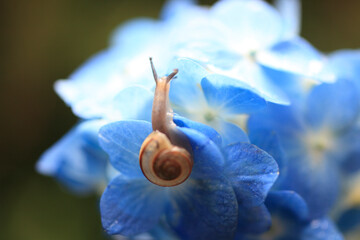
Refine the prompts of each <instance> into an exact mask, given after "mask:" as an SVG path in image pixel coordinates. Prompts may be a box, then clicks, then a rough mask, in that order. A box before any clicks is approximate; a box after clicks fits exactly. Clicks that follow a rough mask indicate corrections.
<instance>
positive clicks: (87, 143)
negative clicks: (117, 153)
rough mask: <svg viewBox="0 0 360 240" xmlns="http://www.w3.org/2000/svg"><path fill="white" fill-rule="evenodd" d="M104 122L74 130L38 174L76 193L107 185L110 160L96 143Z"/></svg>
mask: <svg viewBox="0 0 360 240" xmlns="http://www.w3.org/2000/svg"><path fill="white" fill-rule="evenodd" d="M104 124H105V122H104V121H99V120H95V121H86V122H82V123H80V124H79V125H77V126H76V127H74V128H73V129H72V130H71V131H70V132H69V133H67V134H66V135H65V136H64V137H62V138H61V139H60V140H59V141H58V142H57V143H55V144H54V145H53V146H52V147H51V148H49V149H48V150H47V151H46V152H45V153H43V155H42V156H41V157H40V159H39V161H38V162H37V163H36V170H37V171H38V172H40V173H41V174H44V175H49V176H53V177H55V178H56V179H57V180H58V181H59V182H61V183H62V184H64V185H65V186H66V187H67V188H68V189H69V190H72V191H73V192H74V193H79V194H85V193H90V192H94V191H97V190H98V189H99V188H100V187H101V186H102V185H103V184H104V183H105V182H106V165H107V156H106V154H105V152H104V151H103V150H102V149H101V148H100V146H99V144H98V141H97V133H98V130H99V128H100V127H101V126H102V125H104Z"/></svg>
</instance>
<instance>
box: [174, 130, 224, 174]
mask: <svg viewBox="0 0 360 240" xmlns="http://www.w3.org/2000/svg"><path fill="white" fill-rule="evenodd" d="M179 130H181V131H182V132H183V133H184V134H185V135H186V136H187V138H188V139H189V141H190V145H191V147H192V151H193V159H194V165H193V169H192V173H191V177H192V178H195V179H202V178H211V177H212V176H214V175H217V174H218V173H219V171H220V170H221V169H222V168H223V165H224V158H223V155H222V153H221V151H220V149H219V148H218V146H217V145H216V144H215V143H214V142H213V141H211V140H210V139H209V138H208V137H206V136H205V135H204V134H202V133H200V132H198V131H196V130H193V129H190V128H179Z"/></svg>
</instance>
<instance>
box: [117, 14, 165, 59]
mask: <svg viewBox="0 0 360 240" xmlns="http://www.w3.org/2000/svg"><path fill="white" fill-rule="evenodd" d="M159 30H160V24H159V22H158V21H156V20H154V19H150V18H137V19H134V20H130V21H128V22H126V23H125V24H122V25H121V26H120V27H118V28H117V29H116V30H115V31H114V32H113V34H112V36H111V39H110V43H111V44H112V45H114V46H119V47H122V49H123V50H124V51H126V54H129V53H134V52H139V51H141V48H142V49H144V48H145V47H147V44H150V43H151V41H149V40H151V39H154V36H155V35H157V33H158V32H159ZM139 48H140V49H139Z"/></svg>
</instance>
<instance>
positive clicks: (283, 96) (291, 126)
mask: <svg viewBox="0 0 360 240" xmlns="http://www.w3.org/2000/svg"><path fill="white" fill-rule="evenodd" d="M299 31H300V4H299V1H297V0H278V1H275V7H273V6H271V5H269V4H268V3H266V2H265V1H261V0H238V1H235V0H221V1H218V2H217V3H215V4H214V5H213V6H212V7H202V6H198V5H196V4H195V2H194V1H178V0H173V1H168V2H167V4H166V5H165V7H164V9H163V12H162V14H161V19H160V20H159V21H157V20H151V19H136V20H133V21H129V22H127V23H126V24H124V25H122V26H121V27H120V28H118V29H117V30H116V31H115V32H114V34H113V36H112V38H111V45H110V47H109V48H108V49H106V50H104V51H103V52H101V53H99V54H97V55H95V56H94V57H92V58H91V59H90V60H88V61H87V62H86V63H85V64H84V65H83V66H81V67H80V68H79V69H78V70H77V71H75V72H74V73H73V74H72V75H71V76H70V77H69V79H68V80H59V81H58V82H56V84H55V90H56V92H57V93H58V94H59V95H60V96H61V97H62V98H63V100H64V101H65V102H66V104H68V105H69V106H70V107H71V108H72V111H73V112H74V113H75V115H77V116H78V117H80V118H81V122H80V123H79V124H78V125H77V126H75V127H74V129H73V130H71V131H70V132H69V133H68V134H67V135H65V136H64V137H63V138H62V139H61V140H60V141H59V142H58V143H56V144H55V145H54V146H52V147H51V148H50V149H49V150H47V151H46V152H45V153H44V154H43V156H42V157H41V159H40V160H39V162H38V163H37V170H38V171H39V172H41V173H43V174H46V175H50V176H54V177H55V178H57V179H58V180H59V181H60V182H61V183H63V184H64V185H65V186H67V187H68V188H69V189H71V190H72V191H74V192H76V193H89V192H99V190H103V189H104V186H105V185H106V184H108V186H107V188H106V190H105V191H104V193H103V195H102V197H101V201H100V210H101V219H102V224H103V226H104V228H105V230H106V231H107V233H109V234H121V235H125V236H130V238H131V239H132V238H134V239H137V238H141V237H142V236H146V237H152V238H154V239H169V238H170V239H176V238H178V239H233V238H235V239H249V240H251V239H261V240H267V239H301V240H305V239H306V240H310V239H335V240H338V239H342V236H341V234H340V233H339V232H338V230H337V228H336V227H335V225H334V223H333V221H332V219H331V218H330V217H329V216H331V217H332V218H333V219H336V222H337V224H338V226H339V228H340V230H341V231H343V232H345V233H346V236H348V237H353V236H357V235H356V234H357V233H358V230H357V229H358V226H359V223H360V220H359V219H360V217H359V216H360V214H359V212H360V211H359V209H360V207H359V206H360V200H359V199H360V197H359V196H360V194H359V191H358V189H359V183H360V181H359V180H358V179H360V177H359V176H360V174H359V173H360V155H359V153H360V151H359V149H360V118H359V111H360V103H359V93H360V82H359V79H358V78H359V76H360V75H359V74H360V72H359V66H360V57H359V56H360V55H359V51H358V50H354V51H352V50H341V51H338V52H335V53H333V54H331V55H329V56H324V54H322V53H320V52H319V51H318V50H316V49H315V48H314V47H313V46H312V45H311V44H310V43H308V42H307V41H306V40H305V39H303V38H301V37H300V36H299ZM149 56H152V57H154V59H156V64H157V66H158V68H159V73H160V74H163V73H166V72H169V69H173V68H177V69H179V73H178V75H177V79H176V80H174V81H172V82H171V89H170V97H169V100H166V101H165V103H166V104H165V105H169V104H171V107H172V108H173V109H174V113H173V112H167V115H166V117H165V119H166V120H169V121H170V120H171V121H170V122H171V124H172V127H174V128H175V129H177V131H178V132H180V133H182V134H183V135H184V137H185V138H186V140H187V141H189V143H190V145H189V149H187V150H189V155H191V156H192V157H193V161H194V163H193V164H194V165H193V168H192V172H191V175H190V177H189V178H188V179H187V180H186V181H185V182H183V183H181V184H180V185H177V186H171V187H160V186H157V185H155V184H153V183H151V182H150V181H149V180H148V179H149V178H148V176H146V177H145V176H144V174H143V173H145V171H144V169H143V168H142V166H141V164H140V163H139V152H140V148H141V146H142V144H143V142H144V140H145V139H146V137H147V136H148V135H149V134H150V133H151V132H153V130H155V132H156V130H158V129H156V128H154V127H153V128H154V129H152V127H151V123H150V121H151V108H152V107H153V106H152V105H153V95H154V82H153V81H152V80H151V74H152V73H151V69H150V68H149V66H148V57H149ZM153 74H154V76H155V75H157V74H156V71H154V69H153ZM174 74H176V73H175V72H174V73H173V75H174ZM173 75H172V76H173ZM155 79H156V77H155ZM335 80H336V82H334V81H335ZM315 85H316V86H315ZM155 92H156V90H155ZM155 99H156V97H155ZM289 104H291V105H290V106H288V105H289ZM182 116H183V117H182ZM248 116H250V118H249V121H248V122H247V119H248ZM189 119H191V120H189ZM119 120H120V121H119ZM110 122H111V123H110ZM152 122H153V124H157V121H154V120H153V121H152ZM107 123H110V124H107ZM105 124H106V125H105ZM104 125H105V126H104ZM99 129H100V135H99V142H98V141H97V135H98V131H99ZM245 131H248V133H249V137H248V135H247V134H246V133H245ZM185 138H184V139H185ZM249 138H250V140H251V143H250V140H249ZM182 140H183V139H182ZM257 146H259V147H260V148H262V149H264V150H266V151H267V152H265V151H263V150H261V149H259V148H258V147H257ZM108 158H109V160H110V164H109V163H108ZM140 158H141V157H140ZM274 159H275V160H274ZM275 161H276V162H275ZM110 165H111V166H110ZM278 166H279V168H280V177H279V179H278V180H277V182H276V183H275V185H274V186H273V184H274V182H275V180H276V179H277V177H278V174H279V171H278V170H279V169H278ZM142 170H143V171H142ZM145 175H146V173H145ZM270 188H272V191H271V192H269V191H270ZM358 220H359V221H358ZM137 234H145V235H137ZM121 235H119V236H118V237H119V238H122V236H121Z"/></svg>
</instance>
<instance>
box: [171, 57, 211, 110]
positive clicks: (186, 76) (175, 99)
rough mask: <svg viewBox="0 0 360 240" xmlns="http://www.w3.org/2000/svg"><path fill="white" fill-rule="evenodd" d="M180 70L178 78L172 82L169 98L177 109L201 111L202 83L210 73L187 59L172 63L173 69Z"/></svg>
mask: <svg viewBox="0 0 360 240" xmlns="http://www.w3.org/2000/svg"><path fill="white" fill-rule="evenodd" d="M175 68H177V69H178V70H179V72H178V74H177V75H176V76H177V77H176V78H175V79H173V80H172V81H171V86H170V93H169V98H170V101H171V103H172V104H173V105H175V108H176V107H177V106H179V107H181V108H185V109H201V107H202V105H201V103H202V102H201V101H202V100H203V98H204V97H203V93H202V91H201V88H200V82H201V79H202V78H203V77H205V76H206V75H207V74H208V72H207V71H206V69H205V68H204V67H202V66H201V65H200V64H198V63H196V62H194V61H192V60H190V59H186V58H179V59H176V60H174V61H173V62H171V64H170V68H169V72H170V71H172V69H175ZM170 69H171V70H170Z"/></svg>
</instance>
